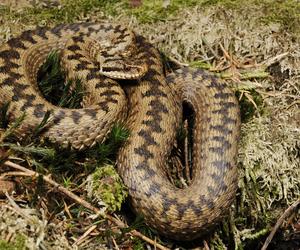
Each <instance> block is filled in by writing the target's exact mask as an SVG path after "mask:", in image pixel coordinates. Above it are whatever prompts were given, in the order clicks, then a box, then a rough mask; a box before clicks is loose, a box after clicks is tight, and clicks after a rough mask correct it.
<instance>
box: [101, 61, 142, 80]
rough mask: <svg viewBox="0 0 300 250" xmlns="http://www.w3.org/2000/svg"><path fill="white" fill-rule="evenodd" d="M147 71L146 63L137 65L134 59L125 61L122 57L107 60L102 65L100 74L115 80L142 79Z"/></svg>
mask: <svg viewBox="0 0 300 250" xmlns="http://www.w3.org/2000/svg"><path fill="white" fill-rule="evenodd" d="M147 71H148V65H147V64H146V63H143V62H139V63H136V62H135V61H134V60H132V59H128V60H125V59H124V58H122V57H115V58H111V59H106V60H103V62H102V64H101V63H100V74H102V75H104V76H107V77H110V78H113V79H129V80H130V79H132V80H134V79H140V78H142V77H143V76H144V75H145V74H146V72H147Z"/></svg>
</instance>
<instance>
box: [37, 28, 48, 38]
mask: <svg viewBox="0 0 300 250" xmlns="http://www.w3.org/2000/svg"><path fill="white" fill-rule="evenodd" d="M46 32H47V29H45V28H42V27H38V28H37V29H36V30H35V34H36V35H38V36H39V37H41V38H43V39H44V40H47V39H48V37H47V36H46Z"/></svg>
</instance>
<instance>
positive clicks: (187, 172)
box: [183, 120, 191, 184]
mask: <svg viewBox="0 0 300 250" xmlns="http://www.w3.org/2000/svg"><path fill="white" fill-rule="evenodd" d="M183 128H184V131H185V133H186V137H185V138H184V161H185V162H184V163H185V164H184V165H185V178H186V180H187V184H190V183H191V175H190V174H191V173H190V166H189V139H188V137H189V135H188V133H189V125H188V120H185V121H184V123H183Z"/></svg>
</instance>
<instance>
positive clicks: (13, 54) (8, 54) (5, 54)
mask: <svg viewBox="0 0 300 250" xmlns="http://www.w3.org/2000/svg"><path fill="white" fill-rule="evenodd" d="M0 57H2V58H3V59H9V60H10V59H20V54H19V52H18V51H16V50H13V49H10V50H3V51H1V52H0Z"/></svg>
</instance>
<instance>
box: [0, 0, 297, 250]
mask: <svg viewBox="0 0 300 250" xmlns="http://www.w3.org/2000/svg"><path fill="white" fill-rule="evenodd" d="M0 13H1V16H0V44H2V43H4V42H5V41H7V40H8V39H9V38H11V37H13V36H16V35H17V34H18V33H19V32H20V31H22V30H26V29H30V28H34V27H36V25H41V26H45V25H48V26H54V25H55V24H58V23H70V22H75V21H100V20H106V21H107V20H108V21H110V20H111V21H114V22H120V23H122V24H124V25H127V26H129V27H130V28H132V29H133V30H134V31H136V32H137V33H139V34H142V35H144V36H145V37H146V38H147V39H148V40H150V41H151V42H152V43H153V44H155V45H156V46H157V47H158V48H159V49H160V51H161V52H162V53H163V54H164V55H165V56H166V58H168V59H167V61H171V62H173V63H175V64H186V65H190V66H191V67H201V68H205V69H207V70H209V71H211V72H214V73H215V74H216V75H217V76H219V77H220V78H223V79H225V80H226V82H227V83H228V84H229V85H230V86H231V87H232V88H233V89H234V90H235V91H236V96H237V98H238V99H239V101H240V108H241V117H242V128H241V129H242V134H241V139H240V142H239V154H238V167H239V189H238V192H237V195H236V201H235V203H234V205H233V206H232V208H231V211H230V214H229V216H228V218H227V219H225V220H224V221H223V222H222V223H221V224H220V226H219V227H217V228H215V229H214V231H213V232H212V233H211V234H210V235H208V236H207V237H205V238H204V239H201V240H197V241H195V242H192V243H190V244H183V243H175V242H172V241H171V240H167V239H162V238H160V237H159V236H157V235H156V234H155V233H154V232H153V231H151V230H150V229H149V228H148V227H147V226H145V225H144V224H143V223H142V222H141V221H139V220H136V221H135V222H134V223H132V224H131V227H130V229H124V228H122V227H123V226H124V225H120V224H119V225H116V223H114V219H111V220H109V219H104V218H103V217H101V216H98V217H96V218H92V217H91V214H92V212H91V210H88V209H86V206H84V205H83V204H82V200H85V199H86V200H88V201H90V202H91V203H92V204H93V206H94V207H98V208H101V209H102V210H101V211H102V213H108V212H109V213H112V212H113V211H115V210H116V212H115V213H114V214H115V216H117V218H120V221H122V220H123V216H124V214H127V213H128V211H127V210H129V209H128V208H126V206H125V207H124V206H123V208H122V210H121V211H118V209H119V207H120V202H121V203H122V202H123V200H124V196H125V195H126V190H125V189H123V188H122V183H120V182H119V179H118V177H116V175H115V174H114V173H113V172H112V169H111V166H112V165H113V157H111V154H112V155H113V153H111V151H114V146H113V147H112V145H115V144H118V141H119V140H120V138H121V139H122V138H123V137H126V131H125V132H124V131H122V130H119V129H118V128H116V130H115V131H114V133H113V135H112V136H111V138H110V139H109V141H108V142H107V143H106V144H105V145H104V146H103V145H102V146H99V148H96V150H91V151H89V152H87V153H85V154H84V157H87V156H88V157H87V158H89V159H90V160H89V161H82V157H83V156H82V155H78V154H75V153H73V152H63V153H64V157H62V155H63V154H62V152H60V150H58V149H57V148H55V147H50V146H48V145H47V146H46V147H45V145H44V144H43V143H42V142H35V140H33V139H32V138H29V139H30V140H29V139H28V138H27V139H25V140H23V141H21V142H19V141H17V140H15V138H12V139H11V138H10V136H11V134H13V125H12V126H10V127H9V128H8V129H6V130H4V129H3V130H2V132H1V140H0V153H1V163H4V164H3V165H2V166H1V170H0V173H1V176H0V178H2V179H6V180H14V182H15V183H16V186H17V192H16V193H15V194H13V195H10V196H9V198H7V197H3V198H1V204H2V206H1V208H0V214H1V216H0V218H1V219H0V229H1V230H0V249H25V247H27V248H29V249H39V248H42V247H44V248H46V249H59V247H60V248H61V249H68V248H70V249H71V248H72V249H73V248H75V247H78V248H79V249H94V248H98V249H105V248H108V249H110V248H113V249H118V248H119V249H123V248H124V249H152V248H153V249H154V248H155V246H154V245H155V242H157V243H159V244H161V245H163V246H164V247H166V248H171V249H173V248H176V247H181V249H190V248H194V249H196V248H197V249H260V248H261V247H262V245H263V243H264V241H265V239H266V237H267V236H268V234H269V233H270V231H271V230H272V227H273V226H274V224H275V223H276V222H277V220H278V219H279V217H280V216H281V215H282V214H283V212H284V211H285V210H286V209H287V208H288V207H289V206H290V205H292V204H293V203H294V204H297V202H298V203H299V197H300V159H299V158H300V153H299V151H300V111H299V110H300V109H299V105H300V43H299V41H300V14H299V13H300V3H299V1H296V0H294V1H292V0H288V1H270V0H268V1H256V0H250V1H244V0H238V1H232V0H211V1H209V0H207V1H204V0H203V1H195V0H188V1H181V0H174V1H167V0H165V1H162V0H161V1H159V0H157V1H150V0H135V1H133V0H131V1H125V0H123V1H101V0H74V1H66V0H65V1H63V0H61V1H58V0H57V1H46V0H44V1H42V0H41V1H38V0H33V1H29V0H22V1H2V2H0ZM1 119H2V123H4V122H3V121H4V118H3V116H2V118H1ZM2 125H3V124H2ZM11 132H12V133H11ZM33 141H34V142H33ZM34 143H35V144H34ZM95 151H96V152H95ZM99 151H101V153H99ZM65 155H67V157H65ZM99 155H100V156H101V159H100V160H99V157H100V156H99ZM95 156H97V157H98V158H97V157H95ZM91 159H92V160H91ZM95 159H96V160H95ZM107 159H109V160H107ZM8 161H9V162H15V163H17V164H18V165H21V166H24V167H26V168H27V169H29V170H28V171H36V172H38V173H40V174H43V175H45V176H48V175H49V174H50V173H51V175H52V177H53V179H54V180H55V181H56V182H58V183H60V184H61V185H62V187H64V188H66V189H67V190H69V191H71V192H73V193H76V194H77V195H79V196H80V197H81V198H82V200H79V204H78V203H77V202H74V200H72V199H70V196H68V193H67V192H66V191H65V190H64V189H60V188H57V190H54V189H53V186H51V185H49V182H47V180H43V178H41V177H37V176H35V177H33V176H34V173H33V174H32V173H31V172H28V171H27V172H26V170H24V171H23V169H18V173H19V174H16V172H12V173H11V174H10V175H8V174H7V172H8V171H12V170H14V171H16V169H14V168H13V166H8V165H7V164H5V162H8ZM95 164H96V165H97V166H99V167H100V166H103V165H104V166H105V167H104V168H102V170H99V169H97V170H95V169H93V168H91V165H95ZM74 167H76V169H77V170H76V171H72V169H73V168H74ZM78 168H81V170H78ZM82 169H84V173H83V174H82V172H83V170H82ZM100 169H101V168H100ZM103 169H104V170H103ZM92 170H95V171H96V173H95V176H96V177H97V178H100V177H101V176H102V177H103V176H104V182H103V183H104V184H102V186H101V189H103V187H104V186H111V185H106V184H107V183H109V184H111V183H112V182H113V183H115V184H114V185H113V189H112V190H113V192H117V193H118V195H117V197H115V198H112V197H111V196H110V193H109V192H106V193H105V195H104V198H103V197H102V199H104V200H105V201H106V203H110V204H112V206H108V207H106V206H107V204H106V203H105V202H104V203H103V200H101V199H98V198H97V197H95V196H93V195H90V193H91V192H90V188H91V187H92V186H93V185H92V184H87V185H86V182H85V179H86V177H87V176H88V174H89V173H90V172H92ZM22 171H23V172H22ZM99 171H100V172H99ZM20 172H22V173H23V175H22V174H20ZM24 173H25V174H24ZM105 173H108V174H106V175H105ZM26 174H27V177H26V176H25V175H26ZM28 175H30V176H29V177H28ZM95 176H94V177H95ZM50 179H51V178H50ZM89 179H90V180H93V177H92V176H90V177H89ZM102 179H103V178H102ZM46 183H47V184H46ZM85 186H87V188H85ZM116 190H117V191H116ZM67 197H68V198H67ZM84 207H85V208H84ZM114 218H116V217H114ZM120 221H119V223H121V224H122V223H123V222H120ZM123 221H124V220H123ZM47 222H48V223H47ZM117 224H118V223H117ZM28 225H30V226H28ZM120 228H122V229H120ZM131 229H136V230H137V231H139V232H141V233H142V234H143V235H144V236H145V237H147V239H152V240H154V241H155V242H154V243H153V242H151V241H148V240H147V239H146V240H145V238H143V237H141V235H138V234H135V233H132V234H126V232H129V231H130V230H131ZM270 244H271V245H270V249H299V247H300V215H299V209H298V210H297V209H294V210H293V211H292V212H291V213H290V215H289V216H288V217H287V218H286V219H285V220H284V222H283V223H282V225H281V227H280V229H279V230H278V231H277V233H276V236H275V238H273V240H272V242H271V243H270ZM156 247H157V248H159V247H160V246H156Z"/></svg>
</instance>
